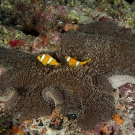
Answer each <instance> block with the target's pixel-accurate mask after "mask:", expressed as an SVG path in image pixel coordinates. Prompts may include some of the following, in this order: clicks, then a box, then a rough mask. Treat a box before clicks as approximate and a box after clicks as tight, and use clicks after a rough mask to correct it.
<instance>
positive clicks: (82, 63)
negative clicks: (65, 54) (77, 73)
mask: <svg viewBox="0 0 135 135" xmlns="http://www.w3.org/2000/svg"><path fill="white" fill-rule="evenodd" d="M90 61H92V58H90V59H88V60H86V61H83V62H81V64H80V65H84V64H86V63H88V62H90Z"/></svg>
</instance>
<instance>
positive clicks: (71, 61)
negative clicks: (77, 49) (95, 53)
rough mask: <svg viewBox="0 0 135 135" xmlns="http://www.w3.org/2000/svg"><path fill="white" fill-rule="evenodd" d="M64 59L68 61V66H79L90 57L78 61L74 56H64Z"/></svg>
mask: <svg viewBox="0 0 135 135" xmlns="http://www.w3.org/2000/svg"><path fill="white" fill-rule="evenodd" d="M65 59H66V61H67V62H68V64H69V66H71V67H77V66H81V65H84V64H86V63H88V62H90V61H91V60H92V59H91V58H90V59H89V60H86V61H82V62H80V61H78V60H76V59H75V58H71V57H70V56H65Z"/></svg>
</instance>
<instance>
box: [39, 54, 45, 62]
mask: <svg viewBox="0 0 135 135" xmlns="http://www.w3.org/2000/svg"><path fill="white" fill-rule="evenodd" d="M44 58H45V54H43V55H42V57H41V59H40V61H41V62H42V61H43V59H44Z"/></svg>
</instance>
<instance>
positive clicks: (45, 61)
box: [37, 54, 60, 66]
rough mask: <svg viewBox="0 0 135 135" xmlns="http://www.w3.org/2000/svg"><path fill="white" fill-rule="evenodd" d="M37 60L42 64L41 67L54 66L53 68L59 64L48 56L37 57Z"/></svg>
mask: <svg viewBox="0 0 135 135" xmlns="http://www.w3.org/2000/svg"><path fill="white" fill-rule="evenodd" d="M37 59H38V60H39V61H40V62H42V64H43V65H47V64H49V65H54V66H59V65H60V63H58V62H57V61H56V60H55V59H54V58H53V57H51V56H50V55H48V54H41V55H39V56H37Z"/></svg>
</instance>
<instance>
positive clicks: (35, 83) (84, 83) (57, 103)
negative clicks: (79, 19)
mask: <svg viewBox="0 0 135 135" xmlns="http://www.w3.org/2000/svg"><path fill="white" fill-rule="evenodd" d="M99 26H100V27H101V28H102V29H104V30H100V29H99ZM105 26H107V27H106V29H105V28H104V27H105ZM85 27H87V28H88V29H87V30H86V28H85ZM91 27H92V28H91ZM96 28H97V29H96ZM109 28H110V29H112V30H113V32H112V31H110V32H111V33H113V34H112V35H111V34H110V33H109ZM89 30H90V31H89ZM123 31H124V32H123ZM84 32H86V33H84ZM107 32H108V35H107ZM123 33H124V34H123ZM128 33H129V34H128ZM116 35H117V36H116ZM122 35H123V36H122ZM125 37H127V38H125ZM134 37H135V36H134V34H133V33H132V31H131V30H125V29H124V28H119V27H116V24H114V23H113V22H108V21H107V22H106V21H103V22H96V23H92V24H89V25H86V26H82V27H80V28H79V29H78V31H72V30H71V31H69V32H67V33H66V34H63V35H62V37H61V42H60V44H59V50H58V52H57V54H55V53H52V55H54V56H55V57H56V59H59V61H60V62H61V67H55V66H54V67H53V66H43V65H42V64H41V63H40V62H39V61H37V59H36V55H33V54H27V53H23V52H20V51H18V52H17V51H13V50H9V49H5V48H2V47H1V48H0V63H1V65H0V66H2V67H5V68H6V71H5V72H4V73H2V75H1V76H0V79H1V80H2V81H0V83H1V85H0V89H1V91H2V93H3V95H4V94H5V93H8V92H7V91H10V92H12V93H13V96H12V97H9V101H8V102H7V103H6V106H5V109H4V113H5V114H6V115H9V116H11V117H12V119H13V122H14V123H16V124H17V123H19V122H21V121H23V120H26V119H32V118H36V117H40V116H43V115H49V114H50V113H51V112H52V111H53V109H56V110H59V111H60V113H61V114H62V115H63V116H67V115H70V114H76V116H77V124H78V126H80V127H81V128H83V129H92V128H93V127H94V126H95V125H96V124H98V123H99V122H101V121H102V122H104V121H108V120H110V119H111V118H114V120H116V121H117V124H118V125H119V124H122V123H123V122H122V120H121V119H120V117H119V116H118V115H117V113H118V112H117V110H116V108H115V106H116V105H115V99H114V92H113V87H112V84H111V83H110V80H109V79H108V77H111V76H112V75H116V74H118V75H121V74H122V75H132V76H134V71H135V70H134V66H135V65H134V60H135V56H134V53H135V52H134V50H135V49H134V40H135V39H134ZM129 39H130V40H129ZM65 55H69V56H72V57H74V56H77V58H78V59H79V60H85V59H88V58H92V62H90V63H88V64H86V65H85V66H83V67H78V68H72V67H68V66H67V65H66V64H67V63H66V61H65V60H64V59H63V58H64V56H65ZM125 61H126V62H125ZM7 78H8V79H7ZM123 84H125V82H123ZM5 90H6V91H5ZM1 100H2V98H1ZM131 106H132V105H131ZM133 113H134V112H133ZM131 115H133V114H131ZM112 116H113V117H112ZM118 121H120V123H119V122H118Z"/></svg>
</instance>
